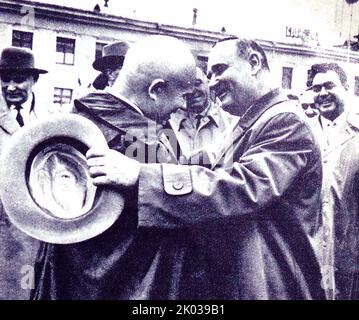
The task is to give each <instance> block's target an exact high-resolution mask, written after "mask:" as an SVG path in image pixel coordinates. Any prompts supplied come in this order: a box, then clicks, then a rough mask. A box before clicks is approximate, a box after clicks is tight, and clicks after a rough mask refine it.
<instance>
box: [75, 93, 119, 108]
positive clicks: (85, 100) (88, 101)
mask: <svg viewBox="0 0 359 320" xmlns="http://www.w3.org/2000/svg"><path fill="white" fill-rule="evenodd" d="M77 101H79V102H81V103H82V104H85V105H86V106H88V107H89V108H92V107H99V106H102V107H113V106H114V105H124V104H125V103H124V101H122V100H121V99H119V98H117V97H115V96H113V95H112V94H110V93H108V92H105V91H102V90H97V91H93V92H90V93H88V94H86V95H85V96H83V97H81V98H79V99H77Z"/></svg>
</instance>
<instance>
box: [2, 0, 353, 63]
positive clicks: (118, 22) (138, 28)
mask: <svg viewBox="0 0 359 320" xmlns="http://www.w3.org/2000/svg"><path fill="white" fill-rule="evenodd" d="M22 7H31V8H34V12H35V18H39V19H45V20H46V19H52V20H57V21H64V22H69V23H79V24H85V25H93V26H99V27H108V28H111V29H115V30H126V31H133V32H138V33H143V34H163V35H170V36H175V37H177V38H181V39H183V40H189V41H194V42H202V43H207V44H208V45H212V44H214V43H215V42H216V41H217V40H219V39H223V38H224V37H228V36H231V35H230V34H227V33H221V32H213V31H208V30H201V29H194V28H185V27H179V26H173V25H167V24H160V23H156V22H149V21H143V20H136V19H130V18H125V17H121V16H115V15H110V14H107V13H101V12H100V13H97V12H92V11H87V10H82V9H76V8H69V7H63V6H59V5H52V4H45V3H39V2H36V1H28V0H15V1H14V0H12V1H8V0H5V1H0V12H7V13H11V14H20V13H21V8H22ZM258 42H259V43H260V44H261V45H262V46H263V48H264V49H265V50H267V51H275V52H277V53H284V54H293V55H301V56H308V57H320V58H322V59H331V60H333V59H334V60H337V61H343V62H345V61H348V57H349V60H350V62H353V63H358V62H359V53H357V52H353V51H350V52H348V50H346V49H343V48H322V47H310V46H307V45H298V44H291V43H284V42H274V41H266V40H260V39H258ZM348 53H349V54H348Z"/></svg>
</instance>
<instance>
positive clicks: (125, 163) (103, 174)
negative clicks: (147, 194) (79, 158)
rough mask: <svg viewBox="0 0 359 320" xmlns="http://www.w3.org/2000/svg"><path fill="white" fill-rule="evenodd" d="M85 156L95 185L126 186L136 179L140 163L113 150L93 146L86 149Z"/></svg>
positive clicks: (131, 184)
mask: <svg viewBox="0 0 359 320" xmlns="http://www.w3.org/2000/svg"><path fill="white" fill-rule="evenodd" d="M86 158H87V165H88V166H89V168H90V169H89V170H90V171H89V172H90V176H91V178H92V182H93V184H94V185H95V186H100V185H110V186H113V187H119V188H123V187H124V188H128V187H133V186H135V185H136V183H137V181H138V178H139V174H140V163H139V162H137V161H136V160H133V159H130V158H128V157H126V156H124V155H123V154H121V153H119V152H117V151H115V150H111V149H107V148H101V149H100V148H96V147H93V148H91V149H89V150H88V151H87V153H86Z"/></svg>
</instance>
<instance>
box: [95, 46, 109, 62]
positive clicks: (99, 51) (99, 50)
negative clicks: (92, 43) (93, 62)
mask: <svg viewBox="0 0 359 320" xmlns="http://www.w3.org/2000/svg"><path fill="white" fill-rule="evenodd" d="M106 45H107V43H103V42H96V53H95V59H99V58H101V57H102V49H103V47H104V46H106Z"/></svg>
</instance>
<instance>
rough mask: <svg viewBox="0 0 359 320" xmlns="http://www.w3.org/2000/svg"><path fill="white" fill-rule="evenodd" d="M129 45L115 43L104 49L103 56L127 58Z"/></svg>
mask: <svg viewBox="0 0 359 320" xmlns="http://www.w3.org/2000/svg"><path fill="white" fill-rule="evenodd" d="M128 48H129V45H128V44H127V43H126V42H123V41H121V42H114V43H110V44H108V45H106V46H104V47H103V49H102V56H103V57H106V56H125V55H126V53H127V50H128Z"/></svg>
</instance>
